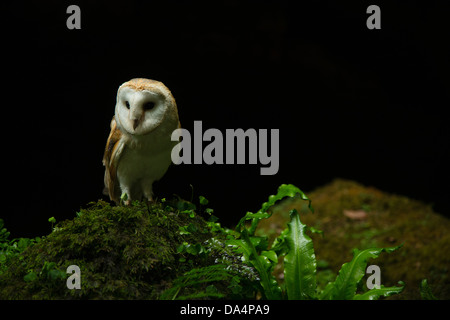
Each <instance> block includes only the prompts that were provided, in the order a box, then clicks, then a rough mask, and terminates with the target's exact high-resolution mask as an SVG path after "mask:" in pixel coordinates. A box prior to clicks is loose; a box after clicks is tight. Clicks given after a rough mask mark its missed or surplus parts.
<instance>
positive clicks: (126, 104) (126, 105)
mask: <svg viewBox="0 0 450 320" xmlns="http://www.w3.org/2000/svg"><path fill="white" fill-rule="evenodd" d="M125 107H127V109H130V103H129V102H128V101H125Z"/></svg>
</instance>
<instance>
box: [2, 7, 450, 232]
mask: <svg viewBox="0 0 450 320" xmlns="http://www.w3.org/2000/svg"><path fill="white" fill-rule="evenodd" d="M309 2H311V3H307V4H306V3H301V5H299V3H300V1H290V2H289V1H276V2H274V1H195V2H192V1H179V2H175V1H164V2H163V4H161V3H159V2H156V1H134V2H133V1H122V2H121V3H120V4H119V3H115V2H112V1H76V2H68V1H56V0H54V1H46V2H45V3H44V2H34V3H31V2H21V3H14V4H8V5H7V7H6V8H5V9H2V18H1V21H2V37H1V48H2V49H1V51H2V57H3V59H2V61H3V66H2V78H3V83H4V84H3V95H2V100H3V101H2V112H1V115H2V120H3V121H2V123H3V130H2V133H3V134H2V162H3V163H4V165H3V181H2V182H3V183H2V185H3V190H4V191H3V192H2V200H3V201H2V202H3V206H2V209H1V213H0V217H1V218H3V219H4V220H5V225H6V227H7V228H8V229H9V230H10V231H11V233H12V237H20V236H40V235H45V234H48V232H49V231H50V223H49V222H48V221H47V219H48V218H49V217H51V216H54V217H55V218H56V220H57V221H61V220H64V219H70V218H73V217H74V216H75V212H76V211H78V210H79V209H80V208H81V207H85V206H86V205H87V203H88V202H90V201H95V200H97V199H99V198H102V197H103V196H102V193H101V191H102V188H103V174H104V168H103V166H102V156H103V150H104V146H105V143H106V139H107V137H108V134H109V122H110V120H111V117H112V115H113V114H114V105H115V98H116V92H117V88H118V87H119V86H120V85H121V84H122V83H123V82H125V81H128V80H129V79H131V78H134V77H146V78H151V79H156V80H159V81H162V82H164V83H165V84H166V85H167V86H168V87H169V88H170V89H171V91H172V93H173V95H174V97H175V99H176V101H177V104H178V110H179V115H180V119H181V123H182V126H183V127H184V128H187V129H189V130H190V131H191V132H193V131H192V128H193V121H194V120H201V121H203V130H206V129H208V128H218V129H220V130H221V131H222V132H225V129H228V128H229V129H234V128H243V129H248V128H255V129H273V128H277V129H280V169H279V172H278V174H277V175H275V176H260V175H259V170H260V166H261V165H259V164H258V165H211V166H207V165H190V166H189V165H180V166H171V168H170V169H169V171H168V173H167V174H166V176H165V177H164V178H163V180H161V181H160V182H159V183H158V184H157V185H155V192H156V194H157V195H159V196H160V197H162V196H168V197H169V196H170V195H171V194H172V193H176V194H179V195H181V196H183V197H185V198H187V199H189V198H190V196H191V187H190V186H189V185H190V184H192V185H193V187H194V196H195V198H197V197H198V196H199V195H203V196H205V197H206V198H208V199H209V200H210V206H211V207H212V208H214V209H215V214H216V215H217V216H219V217H220V221H222V223H223V224H225V225H227V226H230V227H231V226H233V225H235V223H236V222H237V221H238V219H239V217H241V216H242V215H243V214H244V213H245V212H246V211H253V212H254V211H256V210H258V209H259V208H260V204H261V203H262V202H264V201H266V200H267V197H268V196H269V195H270V194H274V193H275V192H276V189H277V187H278V186H279V185H280V184H282V183H293V184H295V185H296V186H298V187H299V188H301V189H302V190H304V191H306V192H307V191H309V190H312V189H313V188H315V187H318V186H321V185H323V184H326V183H328V182H330V181H331V180H332V179H333V178H335V177H342V178H348V179H354V180H356V181H359V182H361V183H363V184H366V185H371V186H375V187H377V188H380V189H382V190H385V191H389V192H393V193H397V194H404V195H408V196H410V197H413V198H416V199H419V200H422V201H425V202H427V203H433V205H434V208H435V210H436V211H438V212H440V213H442V214H444V215H447V216H449V204H448V199H447V194H448V191H449V188H448V178H449V169H448V162H449V157H448V148H449V147H448V146H449V143H448V141H449V140H448V137H449V128H448V125H447V123H448V115H447V109H448V107H449V105H450V104H449V101H450V99H449V93H450V90H449V88H450V80H449V79H450V76H449V75H450V67H449V65H450V63H449V57H450V55H449V54H450V50H449V45H448V44H449V38H450V37H449V27H448V14H449V12H450V11H449V10H448V9H449V8H448V7H449V6H448V5H444V3H445V1H440V2H430V1H427V2H425V1H420V2H419V1H373V2H366V1H314V4H313V3H312V2H313V1H309ZM70 4H77V5H79V6H80V8H81V30H68V29H67V27H66V19H67V18H68V16H69V14H66V8H67V7H68V6H69V5H70ZM370 4H377V5H379V6H380V8H381V28H382V29H381V30H368V29H367V27H366V19H367V18H368V16H369V14H367V13H366V9H367V7H368V6H369V5H370ZM3 6H4V5H3ZM5 84H6V85H5ZM103 198H104V199H106V198H105V197H103Z"/></svg>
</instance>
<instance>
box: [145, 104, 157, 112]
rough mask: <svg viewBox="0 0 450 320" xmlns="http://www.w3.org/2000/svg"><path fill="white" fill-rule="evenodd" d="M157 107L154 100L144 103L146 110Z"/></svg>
mask: <svg viewBox="0 0 450 320" xmlns="http://www.w3.org/2000/svg"><path fill="white" fill-rule="evenodd" d="M154 107H155V103H154V102H147V103H145V104H144V110H145V111H147V110H151V109H153V108H154Z"/></svg>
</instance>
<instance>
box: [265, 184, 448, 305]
mask: <svg viewBox="0 0 450 320" xmlns="http://www.w3.org/2000/svg"><path fill="white" fill-rule="evenodd" d="M307 195H308V197H309V198H310V199H311V200H312V205H313V207H314V214H311V213H310V211H309V210H308V207H307V203H306V202H305V201H302V200H300V199H298V198H291V199H286V200H284V201H282V202H281V203H280V204H277V205H276V206H274V207H273V208H272V212H273V215H272V217H271V218H270V219H263V220H261V221H260V223H259V226H258V230H259V232H261V233H268V234H271V238H272V239H273V238H275V236H277V235H278V234H279V232H281V231H282V230H283V229H284V228H285V227H286V224H287V222H288V221H289V211H290V210H292V209H297V210H298V211H299V212H300V216H301V220H302V222H303V223H305V224H306V225H308V226H313V227H315V228H316V229H320V230H322V231H323V235H320V234H312V235H311V237H312V238H313V241H314V250H315V253H316V258H317V261H318V284H319V286H320V287H321V288H323V287H324V286H325V285H326V283H327V282H328V281H334V279H335V277H336V274H337V272H338V271H339V269H340V267H341V266H342V264H343V263H345V262H348V261H350V260H351V258H352V250H353V249H354V248H358V249H366V248H370V247H392V246H396V245H399V244H403V246H402V248H400V249H399V250H398V251H396V252H394V253H391V254H386V255H381V256H380V257H379V258H377V260H374V261H373V262H372V264H376V265H378V266H379V267H380V269H381V284H382V285H385V286H395V285H397V283H398V281H404V282H405V283H406V287H405V290H404V291H403V292H402V293H401V294H399V295H394V296H392V297H389V299H421V295H420V289H419V286H420V283H421V280H422V279H428V284H429V286H430V287H431V289H432V291H433V294H434V295H435V296H436V297H437V298H439V299H450V290H449V289H450V255H449V252H450V221H449V219H447V218H445V217H443V216H441V215H439V214H437V213H435V212H434V211H433V209H432V207H431V205H427V204H424V203H422V202H420V201H416V200H413V199H409V198H407V197H405V196H399V195H394V194H389V193H386V192H382V191H380V190H377V189H376V188H373V187H366V186H363V185H361V184H359V183H356V182H354V181H348V180H342V179H336V180H334V181H333V182H331V183H330V184H328V185H325V186H323V187H321V188H318V189H316V190H314V191H312V192H308V193H307ZM369 264H371V262H370V261H369ZM275 272H276V273H277V274H278V278H279V280H280V281H282V278H283V275H282V272H283V270H282V266H281V267H280V268H277V270H275Z"/></svg>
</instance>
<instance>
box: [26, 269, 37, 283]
mask: <svg viewBox="0 0 450 320" xmlns="http://www.w3.org/2000/svg"><path fill="white" fill-rule="evenodd" d="M37 278H38V276H37V274H36V273H35V272H33V271H30V272H29V273H28V274H26V275H25V276H24V277H23V280H24V281H25V282H32V281H35V280H36V279H37Z"/></svg>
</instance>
